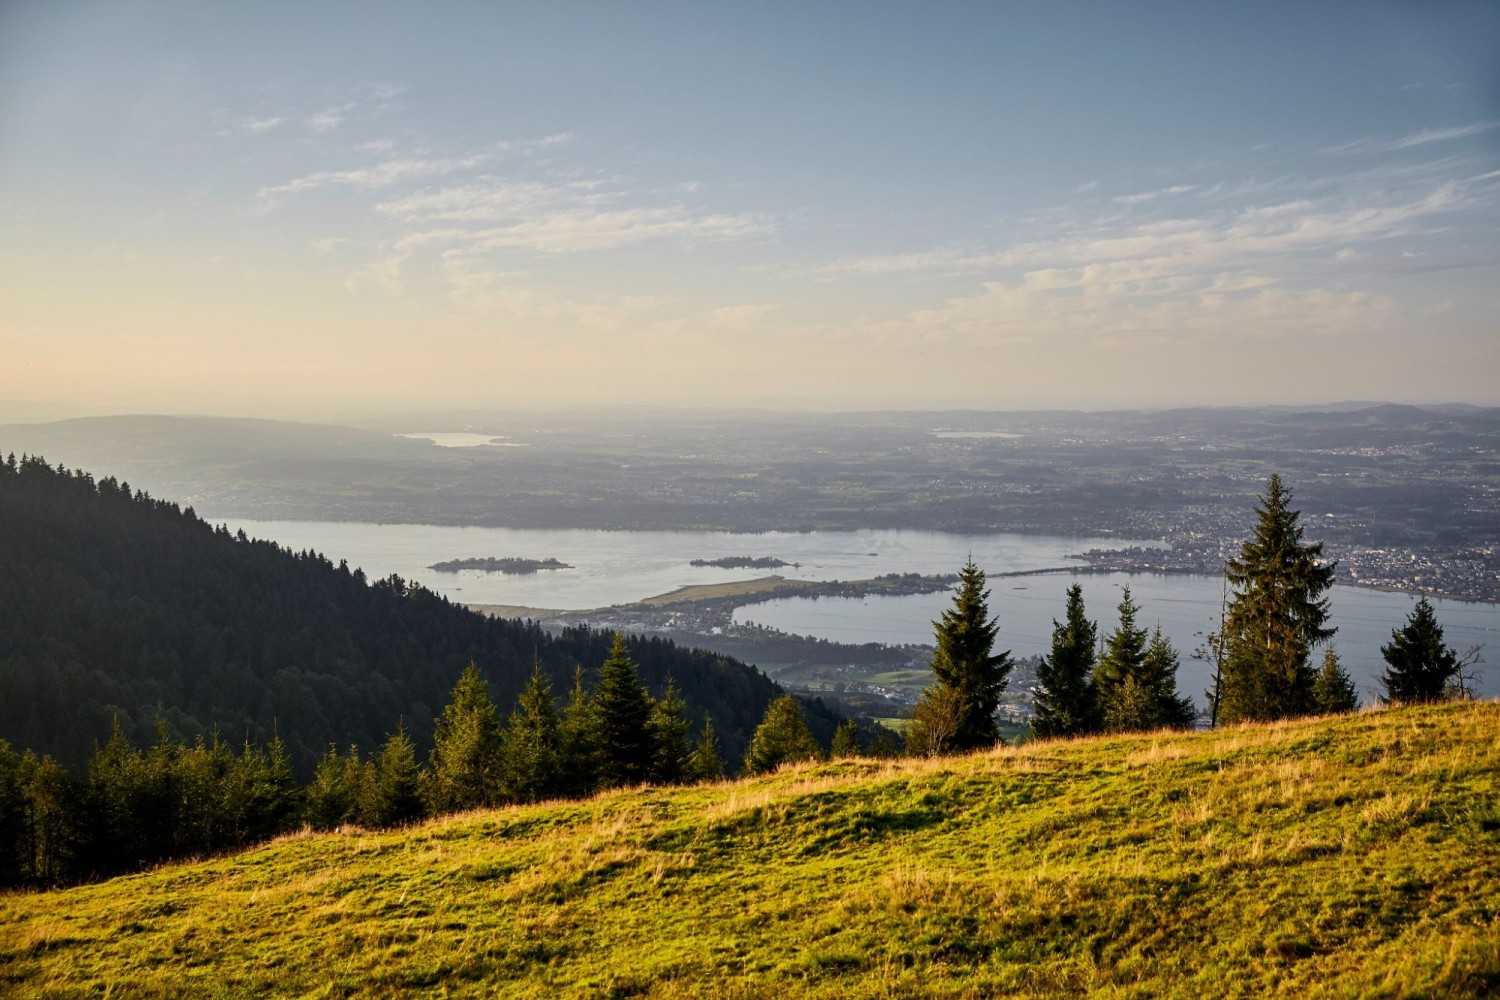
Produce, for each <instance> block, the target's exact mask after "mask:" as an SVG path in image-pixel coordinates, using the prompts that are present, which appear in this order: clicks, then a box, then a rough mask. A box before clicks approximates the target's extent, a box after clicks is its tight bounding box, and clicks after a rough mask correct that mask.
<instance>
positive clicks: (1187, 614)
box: [227, 520, 1500, 704]
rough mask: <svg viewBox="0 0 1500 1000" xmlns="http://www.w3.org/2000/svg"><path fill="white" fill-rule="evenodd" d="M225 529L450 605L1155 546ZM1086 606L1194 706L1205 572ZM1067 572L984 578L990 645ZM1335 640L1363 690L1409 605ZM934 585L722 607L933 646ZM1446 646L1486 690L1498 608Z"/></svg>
mask: <svg viewBox="0 0 1500 1000" xmlns="http://www.w3.org/2000/svg"><path fill="white" fill-rule="evenodd" d="M227 523H228V525H229V527H230V529H231V530H235V529H243V530H244V531H245V533H246V534H248V535H251V536H254V537H258V538H269V539H273V540H275V541H277V542H279V543H281V544H282V545H287V546H290V547H291V548H293V549H295V550H298V551H300V550H302V549H308V548H311V549H314V550H316V551H318V552H321V553H322V554H323V555H325V556H327V557H328V558H329V559H332V560H333V561H334V562H335V563H337V562H338V561H339V560H340V559H346V560H348V562H349V564H350V565H351V566H358V567H362V568H363V569H364V571H365V573H366V574H367V575H368V576H369V577H370V578H371V579H376V578H380V577H385V576H389V575H390V574H392V573H399V574H400V575H401V576H403V577H405V578H406V579H408V580H417V581H420V582H421V583H423V584H424V585H426V586H427V587H430V588H431V589H433V590H435V591H437V592H439V593H442V594H446V595H448V596H449V597H450V598H451V599H453V600H456V601H462V602H465V603H470V604H510V605H521V606H525V607H535V608H552V609H557V610H586V609H590V608H598V607H606V606H608V605H611V604H624V603H629V602H632V601H638V600H641V599H642V598H645V597H651V596H654V595H656V594H664V593H667V592H668V591H671V590H675V589H676V588H678V587H682V586H686V585H689V584H705V583H725V582H729V581H734V580H750V579H755V578H756V577H761V576H766V575H769V574H770V573H772V572H775V573H778V574H780V575H782V576H788V577H794V578H799V579H806V580H858V579H865V578H868V577H872V576H879V575H881V574H884V573H929V574H930V573H952V572H955V571H956V570H957V569H958V567H959V566H961V565H962V564H963V562H964V560H965V559H967V558H968V557H969V556H970V555H971V554H972V555H973V557H974V561H975V562H976V563H977V564H978V565H979V567H980V568H981V569H984V570H986V571H988V572H990V573H999V572H1010V571H1019V570H1035V569H1043V568H1048V567H1056V566H1065V565H1069V564H1070V561H1069V560H1068V558H1067V557H1068V556H1069V555H1070V554H1072V553H1076V552H1082V551H1085V550H1087V549H1090V548H1108V547H1115V546H1122V545H1153V546H1154V545H1157V544H1158V543H1155V542H1141V541H1132V540H1130V539H1121V538H1059V537H1051V536H1036V535H950V534H943V533H940V532H932V531H815V532H766V533H760V534H735V533H731V532H707V531H574V530H568V531H530V530H519V529H510V528H455V527H438V526H431V525H410V524H362V523H340V522H324V521H249V520H240V521H229V522H227ZM485 556H491V557H497V558H504V557H516V558H523V559H547V558H554V559H558V560H561V561H562V562H565V563H568V564H570V565H571V566H573V567H574V568H573V569H568V570H547V571H542V572H538V573H533V574H528V575H524V576H507V575H504V574H500V573H480V572H477V571H473V570H469V571H465V572H462V573H438V572H435V571H433V570H430V569H428V568H427V567H428V566H430V565H431V564H433V563H435V562H439V561H442V560H447V559H466V558H471V557H485ZM721 556H752V557H758V556H771V557H774V558H778V559H784V560H786V561H787V562H792V563H799V564H800V565H799V566H796V567H793V566H787V567H784V568H782V569H778V570H774V571H771V570H755V569H739V570H725V569H718V568H716V567H694V566H690V565H688V563H689V562H691V561H692V560H693V559H717V558H719V557H721ZM1078 579H1079V581H1080V582H1081V583H1082V584H1083V589H1084V601H1085V604H1086V605H1087V607H1088V611H1089V616H1090V617H1091V618H1093V619H1095V620H1096V621H1098V622H1099V624H1100V628H1101V630H1102V631H1106V632H1107V631H1108V630H1109V629H1110V628H1112V627H1113V626H1114V623H1115V607H1116V605H1117V604H1118V603H1119V594H1120V590H1119V588H1120V587H1121V586H1122V585H1123V584H1126V583H1128V584H1129V585H1130V587H1131V590H1132V593H1133V594H1134V596H1135V600H1136V603H1137V604H1139V605H1141V607H1142V609H1143V610H1142V612H1141V621H1142V623H1144V624H1145V625H1147V626H1148V627H1149V626H1152V625H1155V624H1157V623H1158V622H1160V624H1161V626H1162V629H1163V630H1164V631H1165V632H1166V633H1167V634H1168V635H1169V636H1170V637H1171V639H1172V641H1173V643H1174V644H1175V645H1176V646H1177V649H1178V651H1179V652H1181V653H1182V654H1183V663H1182V670H1181V674H1180V681H1179V688H1180V690H1181V691H1182V692H1183V693H1185V694H1191V695H1192V696H1193V697H1194V698H1196V699H1198V701H1199V702H1200V704H1201V702H1202V692H1203V689H1204V688H1205V687H1206V686H1207V684H1208V676H1209V672H1208V668H1207V666H1206V665H1204V664H1201V663H1198V662H1197V661H1194V660H1192V659H1190V658H1189V657H1188V655H1187V654H1188V653H1190V652H1191V651H1192V649H1193V648H1194V647H1195V646H1197V645H1199V644H1200V643H1201V642H1202V636H1201V633H1203V632H1207V631H1209V630H1210V629H1213V628H1215V627H1217V625H1218V620H1219V581H1218V580H1217V579H1214V578H1208V577H1197V576H1176V575H1173V576H1164V575H1153V574H1139V575H1135V574H1132V575H1127V574H1101V575H1092V574H1085V575H1082V576H1080V577H1078ZM1071 582H1072V576H1071V574H1068V573H1059V574H1055V575H1045V576H1032V577H993V576H992V577H991V579H990V590H991V608H992V610H993V612H994V613H995V614H997V615H998V616H999V618H1000V630H1001V631H1000V642H1001V644H1002V648H1007V649H1013V650H1014V651H1015V652H1016V653H1017V654H1018V655H1026V654H1033V653H1043V652H1045V651H1046V650H1047V649H1048V647H1049V644H1050V641H1051V633H1052V619H1053V618H1056V617H1061V615H1062V613H1063V603H1064V591H1065V590H1066V589H1067V587H1068V585H1069V584H1070V583H1071ZM1332 602H1333V613H1334V624H1336V625H1338V626H1339V634H1338V636H1337V639H1336V643H1337V646H1338V649H1339V654H1340V657H1341V658H1342V660H1343V662H1344V665H1345V667H1346V669H1348V670H1349V672H1350V674H1351V675H1352V676H1354V677H1355V679H1356V681H1357V682H1358V683H1359V686H1360V690H1361V694H1362V696H1364V697H1365V698H1366V699H1368V698H1369V697H1370V696H1371V694H1372V693H1373V692H1374V691H1375V690H1376V684H1375V679H1376V677H1378V676H1379V674H1380V672H1381V671H1382V670H1383V669H1384V661H1382V660H1381V659H1380V646H1381V645H1382V644H1383V643H1386V642H1389V641H1390V636H1391V630H1392V629H1393V628H1397V627H1399V626H1400V625H1402V624H1404V623H1405V621H1406V616H1407V615H1408V614H1409V613H1410V611H1411V607H1412V604H1413V603H1414V598H1412V597H1410V596H1408V595H1405V594H1391V593H1383V592H1380V591H1372V590H1363V589H1360V588H1357V587H1336V588H1334V590H1333V592H1332ZM948 603H949V598H948V596H947V595H946V594H921V595H912V596H906V597H869V598H865V599H846V598H823V599H819V600H812V599H808V598H790V599H785V600H780V601H770V602H766V603H764V604H752V605H747V606H745V607H742V608H740V609H738V610H737V611H736V612H735V619H736V620H737V621H742V622H743V621H753V622H757V623H759V624H762V625H769V626H772V627H774V628H778V629H782V630H783V631H787V632H793V633H797V634H800V635H811V636H816V637H818V638H824V639H830V640H837V641H842V642H889V643H900V642H931V641H932V624H931V623H932V620H933V619H934V618H936V617H937V616H938V615H939V614H941V613H942V611H943V609H944V608H945V607H946V606H947V605H948ZM1434 604H1435V605H1436V607H1437V609H1438V619H1439V621H1441V622H1442V624H1443V625H1444V627H1445V629H1446V638H1447V641H1448V643H1449V645H1451V646H1453V647H1455V648H1456V649H1458V650H1459V651H1461V652H1462V651H1463V650H1465V649H1467V648H1468V647H1469V646H1471V645H1474V644H1477V643H1484V644H1485V645H1486V648H1487V650H1488V652H1489V658H1491V659H1493V660H1494V661H1495V662H1496V666H1494V667H1493V668H1486V669H1485V670H1483V671H1481V680H1482V683H1481V685H1480V687H1481V690H1482V691H1483V692H1484V693H1485V694H1486V695H1489V696H1497V695H1500V605H1495V604H1472V603H1466V602H1459V601H1435V602H1434Z"/></svg>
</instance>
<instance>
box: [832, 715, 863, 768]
mask: <svg viewBox="0 0 1500 1000" xmlns="http://www.w3.org/2000/svg"><path fill="white" fill-rule="evenodd" d="M863 752H864V751H863V750H862V748H861V747H860V745H859V723H857V722H855V721H854V720H853V719H845V720H844V721H843V722H841V723H839V727H838V728H837V729H835V730H834V731H833V746H832V747H830V748H829V753H828V756H829V757H830V758H831V759H833V760H843V759H845V758H848V757H858V756H860V755H861V754H862V753H863Z"/></svg>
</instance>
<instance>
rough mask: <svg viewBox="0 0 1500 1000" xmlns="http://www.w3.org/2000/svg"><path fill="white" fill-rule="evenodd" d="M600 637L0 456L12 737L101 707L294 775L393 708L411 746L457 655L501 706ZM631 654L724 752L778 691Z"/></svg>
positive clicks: (705, 659)
mask: <svg viewBox="0 0 1500 1000" xmlns="http://www.w3.org/2000/svg"><path fill="white" fill-rule="evenodd" d="M610 638H611V637H610V636H609V635H608V634H605V633H600V632H591V631H588V630H571V631H569V632H567V633H565V634H564V635H562V636H560V637H557V638H552V637H549V636H548V635H547V634H546V633H544V632H543V631H542V630H540V629H539V628H537V627H535V626H533V625H531V624H528V623H525V622H518V621H503V620H496V619H492V618H487V617H485V616H482V615H479V614H476V613H474V612H471V611H469V610H467V609H465V608H462V607H459V606H457V605H454V604H451V603H450V602H449V601H448V600H447V599H446V598H443V597H440V596H438V595H435V594H433V593H432V592H430V591H428V590H426V589H424V588H421V587H417V586H412V585H410V584H408V583H407V582H406V581H403V580H401V579H400V578H399V577H392V578H390V579H387V580H380V581H376V582H374V583H371V582H369V581H366V580H365V578H364V576H363V574H362V573H361V572H359V571H358V570H357V569H355V568H351V567H348V566H345V565H343V564H340V565H334V564H333V563H332V562H331V561H329V560H328V559H327V558H326V557H324V556H323V555H320V554H318V553H313V552H302V553H292V552H290V551H288V550H286V549H283V548H281V547H279V546H278V545H276V544H274V543H272V542H268V541H258V540H253V539H249V538H246V537H245V536H244V535H243V534H240V535H232V534H230V533H229V532H228V531H227V530H225V529H223V528H222V527H220V528H215V527H213V526H211V525H209V524H207V523H205V522H204V521H202V520H201V519H200V518H198V517H197V516H196V515H195V514H194V513H193V511H192V509H191V508H189V509H186V510H182V509H179V507H178V506H177V505H176V504H174V503H172V502H170V501H166V500H160V499H154V498H152V497H150V496H147V495H144V494H142V493H139V492H133V491H132V490H131V489H130V487H129V486H128V484H124V483H118V482H116V481H115V480H113V479H109V478H106V479H102V480H98V481H95V479H94V478H93V477H92V476H90V475H88V474H86V473H82V472H78V471H71V472H69V471H66V470H63V469H62V468H61V467H59V468H57V469H53V468H51V467H49V466H48V465H47V464H46V462H45V461H43V460H41V459H39V458H29V459H21V460H16V459H15V457H14V456H12V457H11V459H10V460H9V461H8V462H3V463H0V739H5V740H9V741H10V743H11V745H12V746H13V747H16V748H30V749H33V750H36V751H37V752H39V753H50V754H53V755H54V756H56V757H58V758H59V759H61V760H63V761H65V762H69V763H78V762H81V761H82V760H83V759H84V758H85V757H86V756H87V755H88V753H89V752H90V751H91V750H92V748H93V747H94V745H95V744H96V743H102V742H103V741H104V740H105V739H106V738H107V736H108V734H109V731H110V724H111V719H112V718H113V717H116V716H117V717H118V718H119V720H120V722H121V725H122V728H123V729H124V732H125V734H126V735H127V736H128V737H130V738H131V739H132V740H133V741H134V742H135V743H136V744H137V745H143V744H146V743H149V742H151V741H152V739H153V738H154V734H155V730H156V724H157V720H158V719H164V720H166V721H167V722H168V723H169V725H170V726H171V727H172V729H173V730H174V731H175V732H176V733H177V734H178V735H179V736H181V737H185V738H191V737H194V736H196V735H200V734H203V735H207V734H209V733H211V732H212V731H214V730H215V729H217V730H218V731H219V732H220V734H221V735H222V736H223V738H224V739H226V740H228V741H229V742H231V743H236V742H239V741H242V740H245V739H249V740H251V741H254V742H258V743H259V742H265V741H268V740H269V739H270V738H271V737H272V736H273V735H274V734H276V733H279V734H280V736H281V738H282V739H283V740H284V741H285V743H286V745H287V748H288V750H289V752H290V753H291V755H292V757H293V760H294V762H295V763H296V765H297V767H298V769H299V770H300V771H302V772H303V773H304V774H306V773H307V772H308V771H309V770H310V769H311V766H312V764H313V763H314V762H315V760H316V759H317V757H318V755H319V754H321V753H322V752H323V751H324V750H325V749H326V748H327V746H328V745H329V744H330V743H337V744H340V745H347V744H350V743H354V744H358V745H359V746H361V747H362V748H364V749H366V750H368V749H371V748H374V747H375V746H377V745H378V744H379V742H380V741H381V740H382V739H383V738H384V736H385V735H386V734H387V733H390V732H391V731H393V730H394V729H395V728H396V726H397V724H398V723H399V722H401V721H402V720H404V721H405V724H406V726H407V729H408V731H409V732H410V733H411V735H412V736H413V738H414V739H415V741H416V742H417V745H418V748H419V749H421V750H423V751H424V752H425V748H426V746H427V745H429V744H430V740H431V734H432V727H433V719H434V717H435V716H436V715H437V714H438V713H439V712H441V710H442V707H443V705H444V704H445V702H446V701H447V698H448V695H449V691H450V689H451V688H452V685H453V683H454V681H455V679H456V678H457V677H458V675H459V673H460V672H461V671H462V670H463V668H464V666H465V665H466V664H468V663H469V662H470V661H473V662H475V663H477V664H478V665H479V667H480V668H481V670H482V671H483V672H484V674H485V675H486V677H487V678H488V679H489V681H490V685H491V694H492V696H493V697H494V699H495V701H496V702H497V704H498V705H499V706H500V708H501V711H502V712H507V711H509V709H510V706H511V705H512V704H513V703H514V700H515V698H516V695H517V694H518V693H519V692H520V690H521V688H522V686H523V684H524V683H525V680H526V678H527V677H528V676H529V674H530V672H531V669H532V664H533V662H537V663H540V665H541V667H542V669H543V670H544V671H545V672H547V673H548V674H549V675H550V676H551V677H552V679H553V682H554V685H555V689H556V690H557V691H558V692H559V693H561V692H563V691H564V690H566V689H567V688H569V687H571V685H572V676H573V672H574V669H575V667H578V666H581V667H583V669H584V670H585V672H586V675H587V676H588V677H589V678H590V680H591V679H592V677H593V676H594V674H595V673H596V672H597V670H598V668H599V666H600V665H601V664H602V663H603V661H604V659H605V658H606V656H607V655H608V652H609V644H610ZM631 654H632V656H633V657H634V659H635V661H636V662H637V663H638V664H639V667H640V675H641V679H642V680H643V681H644V682H645V683H646V684H647V686H648V687H649V688H650V689H651V690H652V691H653V692H659V691H660V690H661V689H662V687H663V685H664V684H665V681H666V678H667V677H668V675H670V676H671V677H672V678H673V679H674V680H675V682H676V684H677V687H678V689H679V690H680V691H681V693H682V695H683V697H684V698H685V699H686V700H687V702H688V705H689V715H690V716H691V717H692V719H693V721H694V724H695V726H696V724H697V723H698V722H699V721H701V719H702V717H703V715H704V714H705V713H707V714H710V715H712V717H713V720H714V724H715V727H716V728H717V730H718V732H719V734H720V738H721V740H722V741H723V746H724V751H725V755H726V757H727V759H729V760H730V761H731V762H733V761H738V760H739V758H740V756H741V755H742V754H743V750H744V747H745V744H746V743H747V741H748V739H749V735H750V733H751V731H752V730H753V729H754V727H755V725H756V723H757V722H759V720H760V717H761V715H762V713H763V712H764V710H765V708H766V705H767V704H769V702H770V701H771V700H772V699H773V698H774V697H776V695H777V694H779V693H780V692H779V689H778V688H777V686H776V685H775V684H774V683H773V682H772V681H770V680H769V679H768V678H766V677H765V676H764V675H763V674H761V673H760V672H759V671H757V670H755V669H753V668H751V667H747V666H746V665H744V664H742V663H740V662H738V661H735V660H732V659H728V658H725V657H721V656H718V655H715V654H711V653H706V652H702V651H698V650H687V649H682V648H679V647H677V646H675V645H674V644H673V643H671V642H668V641H665V640H659V639H650V640H645V639H641V640H633V641H632V642H631ZM808 719H809V723H810V724H811V725H812V727H813V730H814V732H815V733H817V734H818V735H819V736H820V738H822V739H823V740H824V741H825V744H826V742H827V740H828V739H829V737H830V735H831V733H832V730H833V728H834V726H835V725H836V723H837V721H838V720H837V718H836V717H835V716H834V715H833V713H832V712H830V711H829V710H827V709H826V708H824V707H823V706H822V705H821V704H820V703H816V702H815V703H813V704H810V705H809V706H808Z"/></svg>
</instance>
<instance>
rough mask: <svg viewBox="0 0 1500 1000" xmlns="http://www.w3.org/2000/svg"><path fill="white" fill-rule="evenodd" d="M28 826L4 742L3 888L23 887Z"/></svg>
mask: <svg viewBox="0 0 1500 1000" xmlns="http://www.w3.org/2000/svg"><path fill="white" fill-rule="evenodd" d="M12 458H14V456H12ZM25 822H26V800H25V799H24V798H23V797H22V794H21V759H20V758H19V757H17V756H16V755H15V753H14V752H12V750H11V748H10V744H9V743H7V742H5V740H0V886H12V885H20V884H21V875H22V864H21V840H22V832H23V830H24V829H25Z"/></svg>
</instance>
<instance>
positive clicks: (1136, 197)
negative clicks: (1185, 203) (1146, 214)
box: [1110, 184, 1198, 205]
mask: <svg viewBox="0 0 1500 1000" xmlns="http://www.w3.org/2000/svg"><path fill="white" fill-rule="evenodd" d="M1196 190H1198V186H1197V185H1196V184H1174V185H1172V186H1171V187H1166V188H1161V189H1159V190H1156V191H1142V192H1140V193H1138V194H1122V195H1117V196H1116V197H1114V198H1111V199H1110V200H1111V201H1113V202H1114V203H1115V204H1116V205H1143V204H1145V203H1146V202H1150V201H1155V200H1156V199H1158V198H1161V197H1163V196H1165V195H1172V194H1187V193H1188V192H1189V191H1196Z"/></svg>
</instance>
